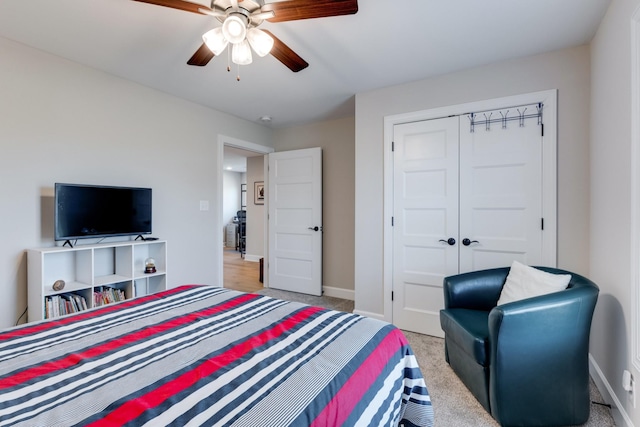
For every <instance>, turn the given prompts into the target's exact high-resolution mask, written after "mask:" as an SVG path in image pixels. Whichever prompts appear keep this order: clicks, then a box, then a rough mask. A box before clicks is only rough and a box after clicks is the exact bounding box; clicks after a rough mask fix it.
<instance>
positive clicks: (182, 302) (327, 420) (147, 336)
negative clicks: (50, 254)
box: [0, 285, 433, 427]
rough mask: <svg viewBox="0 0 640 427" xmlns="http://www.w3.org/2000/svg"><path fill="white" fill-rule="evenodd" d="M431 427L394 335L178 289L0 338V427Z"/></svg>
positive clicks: (282, 306) (276, 304) (280, 306)
mask: <svg viewBox="0 0 640 427" xmlns="http://www.w3.org/2000/svg"><path fill="white" fill-rule="evenodd" d="M87 425H89V426H164V425H173V426H251V427H255V426H278V427H280V426H340V425H345V426H378V425H380V426H395V425H402V426H431V425H433V410H432V406H431V400H430V397H429V393H428V390H427V387H426V385H425V381H424V378H423V376H422V373H421V371H420V369H419V367H418V364H417V362H416V358H415V356H414V354H413V352H412V350H411V348H410V346H409V344H408V342H407V340H406V338H405V337H404V335H403V334H402V332H401V331H400V330H398V329H397V328H395V327H394V326H392V325H390V324H388V323H385V322H381V321H378V320H375V319H370V318H366V317H363V316H359V315H356V314H351V313H344V312H339V311H332V310H327V309H323V308H319V307H312V306H308V305H304V304H299V303H294V302H289V301H282V300H278V299H274V298H270V297H266V296H263V295H257V294H247V293H241V292H236V291H230V290H226V289H221V288H215V287H209V286H195V285H185V286H180V287H177V288H173V289H170V290H167V291H163V292H160V293H157V294H153V295H149V296H145V297H140V298H135V299H133V300H128V301H124V302H120V303H115V304H110V305H108V306H105V307H101V308H98V309H93V310H89V311H85V312H81V313H78V314H75V315H71V316H67V317H64V318H59V319H53V320H48V321H43V322H39V323H33V324H28V325H24V326H21V327H16V328H11V329H7V330H4V331H2V332H0V426H31V427H32V426H87Z"/></svg>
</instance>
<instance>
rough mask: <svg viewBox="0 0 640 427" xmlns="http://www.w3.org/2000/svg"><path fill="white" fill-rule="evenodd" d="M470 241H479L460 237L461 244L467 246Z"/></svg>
mask: <svg viewBox="0 0 640 427" xmlns="http://www.w3.org/2000/svg"><path fill="white" fill-rule="evenodd" d="M472 243H480V242H478V241H477V240H469V239H467V238H466V237H465V238H464V239H462V244H463V245H465V246H469V245H470V244H472Z"/></svg>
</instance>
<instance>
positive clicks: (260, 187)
mask: <svg viewBox="0 0 640 427" xmlns="http://www.w3.org/2000/svg"><path fill="white" fill-rule="evenodd" d="M253 203H254V204H256V205H264V181H256V182H254V183H253Z"/></svg>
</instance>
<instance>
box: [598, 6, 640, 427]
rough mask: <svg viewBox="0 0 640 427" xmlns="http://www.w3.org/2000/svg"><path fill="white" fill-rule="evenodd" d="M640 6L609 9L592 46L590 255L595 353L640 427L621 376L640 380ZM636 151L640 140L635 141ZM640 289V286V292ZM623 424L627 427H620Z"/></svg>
mask: <svg viewBox="0 0 640 427" xmlns="http://www.w3.org/2000/svg"><path fill="white" fill-rule="evenodd" d="M639 5H640V1H638V0H616V1H614V2H611V5H610V7H609V10H608V12H607V15H606V16H605V18H604V20H603V21H602V23H601V25H600V28H599V30H598V33H597V35H596V37H595V38H594V40H593V42H592V45H591V56H592V59H591V69H592V85H591V87H592V89H591V93H592V100H591V120H590V130H591V209H590V216H591V227H590V234H591V255H590V265H591V270H590V275H591V278H592V279H593V280H594V281H595V282H596V283H597V284H598V285H599V286H600V297H599V300H598V305H597V306H596V312H595V315H594V318H593V328H592V331H591V353H592V355H593V357H594V359H595V361H596V363H597V364H598V366H599V367H600V369H601V371H602V373H603V374H604V376H605V377H606V379H607V380H608V383H609V386H610V387H611V390H610V391H611V392H612V393H613V394H614V396H615V399H617V401H618V403H619V404H620V405H621V406H622V408H621V409H622V412H623V413H624V414H626V415H627V417H626V419H625V423H629V422H632V423H633V424H634V425H636V426H638V425H640V406H639V407H638V408H633V405H632V404H631V402H630V401H629V399H628V398H627V393H626V392H625V391H624V390H622V372H623V370H625V369H628V370H629V371H631V372H632V374H633V376H634V378H635V381H636V392H640V388H638V386H637V384H638V380H639V379H640V372H639V371H638V370H636V369H635V368H634V367H633V365H632V344H633V338H632V335H631V334H632V332H633V329H634V328H633V327H632V320H633V315H632V311H631V309H632V305H631V304H632V296H633V295H634V292H633V289H632V286H633V282H632V280H631V276H630V274H631V268H632V265H633V264H635V265H636V266H637V265H638V261H634V262H633V263H632V260H631V258H630V256H629V252H630V248H631V240H630V239H631V231H632V230H631V216H630V213H631V204H630V195H631V193H630V192H631V187H630V185H631V163H630V158H631V144H632V141H631V114H630V107H631V17H632V15H633V13H634V11H635V10H636V8H637V7H638V6H639ZM635 143H636V144H637V141H635ZM636 286H637V285H636ZM619 425H624V424H620V423H619Z"/></svg>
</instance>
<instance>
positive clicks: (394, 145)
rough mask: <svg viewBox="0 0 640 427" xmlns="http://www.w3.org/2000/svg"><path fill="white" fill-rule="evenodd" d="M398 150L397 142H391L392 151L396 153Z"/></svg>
mask: <svg viewBox="0 0 640 427" xmlns="http://www.w3.org/2000/svg"><path fill="white" fill-rule="evenodd" d="M395 150H396V143H395V141H391V151H395Z"/></svg>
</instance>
